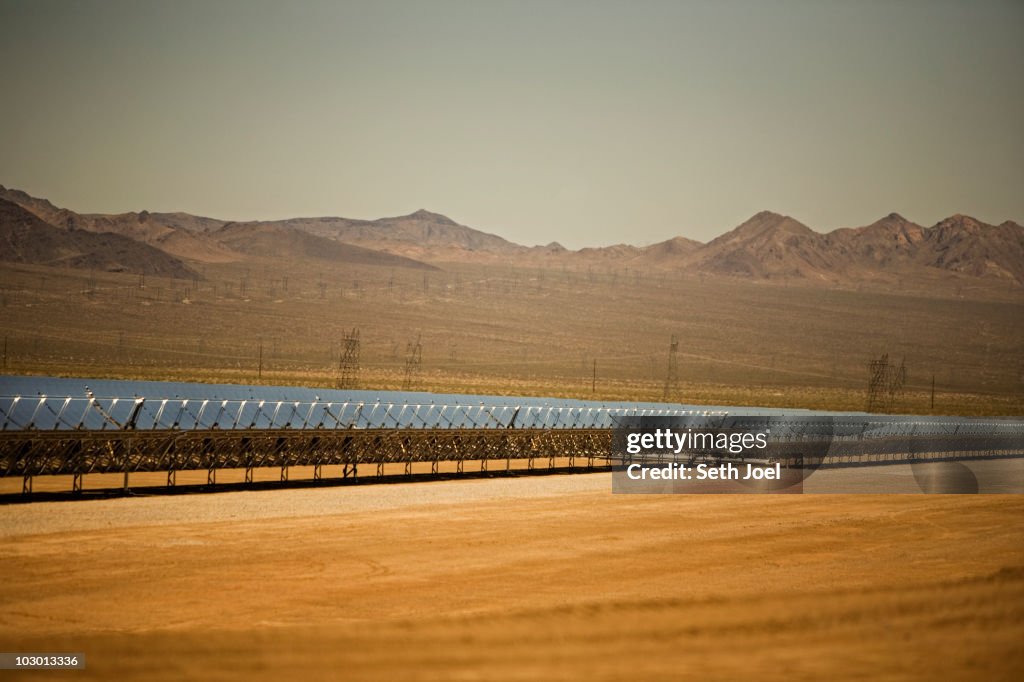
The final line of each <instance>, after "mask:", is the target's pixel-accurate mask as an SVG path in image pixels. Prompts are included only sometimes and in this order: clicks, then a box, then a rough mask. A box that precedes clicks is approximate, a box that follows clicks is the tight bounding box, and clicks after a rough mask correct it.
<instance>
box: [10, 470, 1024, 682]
mask: <svg viewBox="0 0 1024 682" xmlns="http://www.w3.org/2000/svg"><path fill="white" fill-rule="evenodd" d="M610 488H611V484H610V474H607V473H597V474H580V475H573V476H547V477H530V478H508V479H493V480H454V481H440V482H429V483H411V484H394V485H378V486H373V485H368V486H358V487H341V488H321V489H302V490H275V491H259V492H231V493H221V494H210V495H183V496H169V497H148V498H128V499H107V500H99V501H88V502H45V503H32V504H25V505H8V506H5V507H2V508H0V575H2V576H3V580H2V581H0V605H2V609H0V649H2V650H4V651H66V652H71V651H74V652H83V653H85V655H86V660H87V668H86V669H85V670H84V671H79V672H66V671H63V672H39V671H31V672H29V671H25V672H23V673H21V675H22V676H23V678H24V679H31V680H44V679H72V678H73V679H104V680H111V679H149V680H169V679H180V678H193V679H212V680H248V679H299V680H304V681H308V680H315V679H356V680H359V679H384V680H396V679H545V680H550V679H630V680H632V679H730V680H731V679H738V678H753V679H786V680H794V679H816V680H817V679H835V678H842V679H855V678H859V679H896V680H910V679H935V678H940V679H1007V680H1010V679H1021V678H1022V674H1024V543H1022V541H1021V540H1022V536H1024V497H1022V496H1019V495H1017V496H1015V495H960V496H944V495H777V496H757V495H720V496H716V495H704V496H701V495H613V494H611V493H610ZM3 675H4V678H5V679H6V678H11V679H14V678H15V677H17V675H18V674H16V673H11V672H5V673H3Z"/></svg>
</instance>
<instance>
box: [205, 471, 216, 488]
mask: <svg viewBox="0 0 1024 682" xmlns="http://www.w3.org/2000/svg"><path fill="white" fill-rule="evenodd" d="M206 485H217V470H216V469H214V468H213V467H210V468H209V469H207V470H206Z"/></svg>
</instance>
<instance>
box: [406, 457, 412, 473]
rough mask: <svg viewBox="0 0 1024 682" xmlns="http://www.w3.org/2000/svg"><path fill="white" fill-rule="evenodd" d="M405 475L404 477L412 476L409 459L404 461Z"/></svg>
mask: <svg viewBox="0 0 1024 682" xmlns="http://www.w3.org/2000/svg"><path fill="white" fill-rule="evenodd" d="M405 475H406V476H412V460H411V459H407V460H405Z"/></svg>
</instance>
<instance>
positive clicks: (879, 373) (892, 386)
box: [867, 353, 907, 412]
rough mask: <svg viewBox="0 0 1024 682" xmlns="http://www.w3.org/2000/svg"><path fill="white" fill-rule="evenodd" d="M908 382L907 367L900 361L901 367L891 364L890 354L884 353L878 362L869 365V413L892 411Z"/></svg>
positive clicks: (874, 361)
mask: <svg viewBox="0 0 1024 682" xmlns="http://www.w3.org/2000/svg"><path fill="white" fill-rule="evenodd" d="M906 382H907V366H906V363H905V362H904V361H903V360H900V364H899V366H897V365H893V364H890V363H889V354H888V353H884V354H883V355H882V356H881V357H879V358H878V359H877V360H872V361H871V362H870V363H868V406H867V411H868V412H880V411H886V410H891V409H892V407H893V406H894V405H895V404H896V400H897V398H898V397H899V396H900V395H902V393H903V386H904V384H906Z"/></svg>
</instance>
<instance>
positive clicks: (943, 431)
mask: <svg viewBox="0 0 1024 682" xmlns="http://www.w3.org/2000/svg"><path fill="white" fill-rule="evenodd" d="M624 425H627V426H629V427H632V428H643V429H645V430H650V429H655V428H666V427H670V428H672V429H674V430H676V431H681V430H684V429H688V428H689V429H695V430H697V429H713V430H718V431H721V432H725V433H729V432H737V433H739V432H747V433H755V432H768V433H769V434H770V437H771V439H772V440H776V441H793V440H814V439H821V438H826V439H835V440H845V439H860V438H893V437H912V436H949V435H956V436H971V435H993V434H1007V435H1010V434H1017V435H1021V436H1022V437H1024V421H1020V420H1002V419H966V418H965V419H950V418H949V417H924V418H921V417H901V416H876V417H871V416H864V417H862V416H854V415H849V416H847V415H837V416H832V415H807V416H803V415H743V414H729V413H726V412H719V413H713V414H710V415H708V414H694V413H689V414H686V415H682V416H673V417H672V418H671V419H665V420H659V419H642V418H641V419H636V418H627V419H626V420H624Z"/></svg>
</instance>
